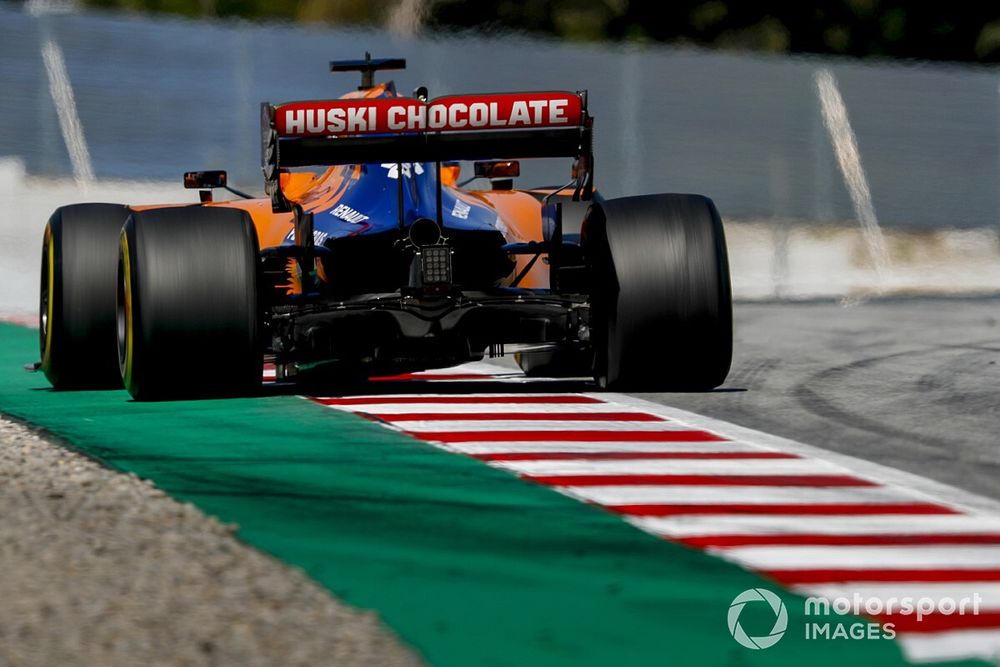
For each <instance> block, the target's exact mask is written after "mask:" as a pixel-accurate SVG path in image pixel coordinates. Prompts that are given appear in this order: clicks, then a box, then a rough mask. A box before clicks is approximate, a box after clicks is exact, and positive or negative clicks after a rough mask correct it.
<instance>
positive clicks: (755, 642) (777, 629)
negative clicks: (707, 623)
mask: <svg viewBox="0 0 1000 667" xmlns="http://www.w3.org/2000/svg"><path fill="white" fill-rule="evenodd" d="M751 603H764V604H767V605H769V606H770V607H771V611H773V612H774V626H773V627H772V628H771V631H770V632H769V633H767V634H766V635H761V636H758V637H751V636H750V635H748V634H747V633H746V631H745V630H744V629H743V626H742V625H740V614H741V613H743V608H744V607H746V606H747V605H748V604H751ZM728 620H729V634H731V635H732V636H733V639H735V640H736V641H737V643H739V644H740V646H745V647H746V648H749V649H754V650H759V649H765V648H770V647H772V646H774V645H775V644H777V643H778V641H779V640H780V639H781V638H782V637H783V636H784V635H785V630H786V629H787V628H788V610H787V609H785V603H784V602H782V601H781V598H779V597H778V596H777V595H775V594H774V593H772V592H771V591H769V590H767V589H766V588H749V589H747V590H745V591H743V592H742V593H740V594H739V595H737V596H736V597H735V598H734V599H733V602H732V604H730V605H729V615H728Z"/></svg>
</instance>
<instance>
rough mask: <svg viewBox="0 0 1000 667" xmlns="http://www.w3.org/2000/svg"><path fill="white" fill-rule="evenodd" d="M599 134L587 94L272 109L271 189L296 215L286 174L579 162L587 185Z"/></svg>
mask: <svg viewBox="0 0 1000 667" xmlns="http://www.w3.org/2000/svg"><path fill="white" fill-rule="evenodd" d="M592 128H593V119H592V118H591V117H590V116H589V115H588V113H587V93H586V91H582V92H575V93H571V92H559V91H553V92H530V93H494V94H488V95H461V96H457V95H456V96H448V97H439V98H437V99H434V100H430V101H427V102H425V101H423V100H420V99H412V98H403V97H389V98H372V99H364V98H362V99H339V100H316V101H306V102H289V103H287V104H279V105H272V104H269V103H264V104H263V105H262V113H261V130H262V137H263V147H262V148H263V151H262V166H263V169H264V179H265V189H266V191H267V192H268V194H269V195H271V200H272V204H273V206H274V208H275V210H289V205H288V202H287V201H285V199H284V196H283V195H282V194H281V190H280V185H279V175H280V170H281V169H284V168H288V167H304V166H318V165H343V164H360V163H385V162H397V163H405V162H438V163H440V162H441V161H447V160H477V159H513V158H535V157H575V158H578V162H579V163H581V167H582V168H583V169H582V172H583V173H582V174H581V178H583V177H585V175H586V174H587V173H588V172H589V170H590V165H591V164H592V162H593V158H592V154H593V147H592V132H593V130H592ZM580 158H584V159H582V160H581V159H580ZM585 180H588V181H589V178H586V179H585ZM582 182H583V180H581V183H582ZM588 194H589V191H588Z"/></svg>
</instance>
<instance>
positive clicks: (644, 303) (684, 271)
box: [583, 194, 733, 391]
mask: <svg viewBox="0 0 1000 667" xmlns="http://www.w3.org/2000/svg"><path fill="white" fill-rule="evenodd" d="M583 233H584V239H583V240H584V248H585V252H587V254H588V258H589V260H590V264H591V272H592V273H591V275H592V280H593V289H592V292H593V293H592V302H591V303H592V311H591V339H592V341H593V344H594V351H595V363H594V376H595V380H597V382H598V384H599V385H600V386H602V387H604V388H607V389H611V390H616V391H706V390H710V389H713V388H715V387H718V386H719V385H720V384H722V383H723V382H724V381H725V379H726V375H727V374H728V373H729V367H730V364H731V361H732V351H733V340H732V339H733V320H732V289H731V287H730V281H729V263H728V259H727V255H726V241H725V235H724V233H723V229H722V222H721V220H720V218H719V212H718V211H717V210H716V208H715V205H714V204H713V203H712V200H710V199H708V198H707V197H702V196H700V195H686V194H662V195H646V196H641V197H623V198H621V199H610V200H606V201H603V202H600V203H595V205H594V206H592V207H591V210H590V212H589V214H588V217H587V220H586V221H585V223H584V232H583Z"/></svg>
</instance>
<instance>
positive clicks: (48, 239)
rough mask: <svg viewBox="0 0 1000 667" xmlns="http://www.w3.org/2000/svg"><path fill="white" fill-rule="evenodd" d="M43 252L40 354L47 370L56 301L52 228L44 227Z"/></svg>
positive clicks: (54, 251)
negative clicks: (46, 267) (42, 343)
mask: <svg viewBox="0 0 1000 667" xmlns="http://www.w3.org/2000/svg"><path fill="white" fill-rule="evenodd" d="M44 243H45V252H46V255H47V257H48V263H49V270H48V271H47V272H46V273H47V276H46V278H45V279H46V282H47V283H48V290H49V298H48V301H47V302H46V304H45V322H46V324H45V351H44V352H43V353H42V365H43V366H44V367H46V368H48V366H49V364H51V363H52V329H53V326H52V314H53V312H54V311H55V307H54V306H53V303H54V302H55V300H56V246H55V243H54V242H53V239H52V228H51V227H50V226H49V225H45V240H44Z"/></svg>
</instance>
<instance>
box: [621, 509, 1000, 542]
mask: <svg viewBox="0 0 1000 667" xmlns="http://www.w3.org/2000/svg"><path fill="white" fill-rule="evenodd" d="M627 520H628V522H629V523H631V524H633V525H634V526H636V527H637V528H641V529H642V530H645V531H647V532H650V533H653V534H654V535H662V536H664V537H671V538H674V539H682V538H685V537H700V536H711V535H799V534H816V535H924V534H943V535H962V534H974V533H983V532H1000V517H991V518H989V519H987V518H985V517H979V516H965V515H961V514H946V515H905V516H881V515H874V516H862V515H826V516H807V515H795V514H790V515H783V516H753V515H749V516H748V515H736V514H722V515H716V516H692V515H685V516H670V517H629V518H628V519H627Z"/></svg>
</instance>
